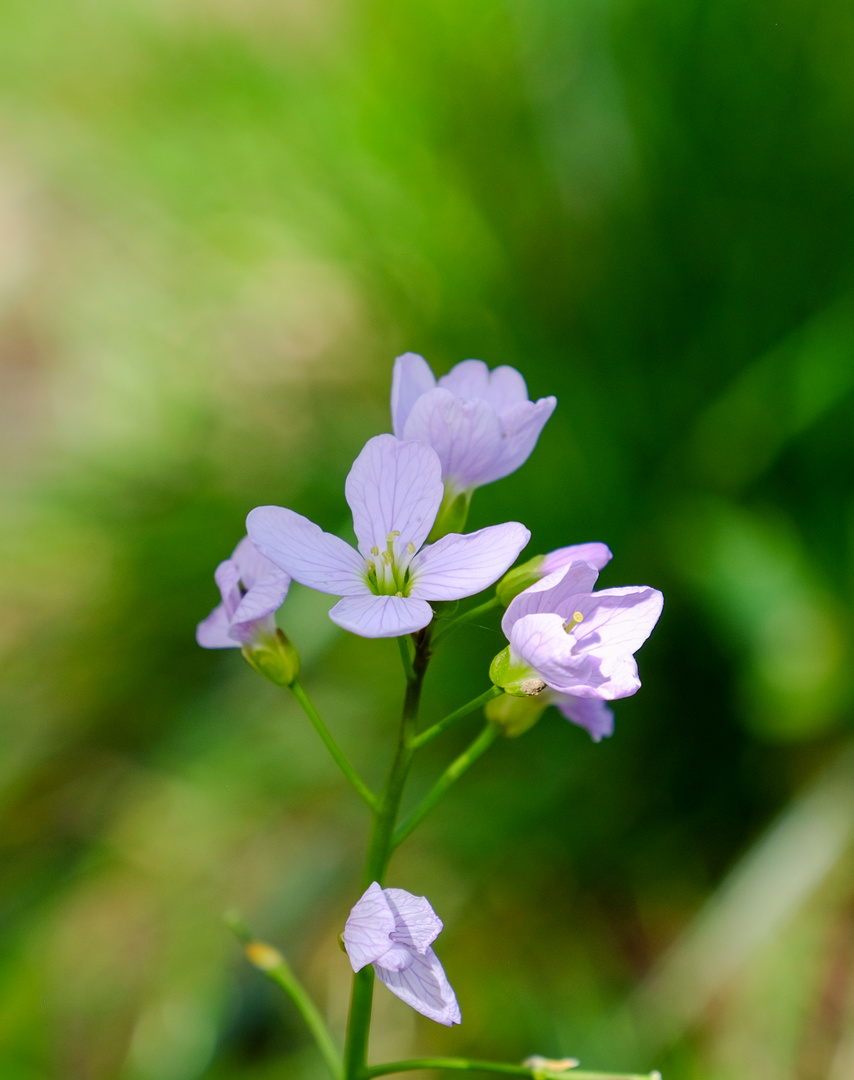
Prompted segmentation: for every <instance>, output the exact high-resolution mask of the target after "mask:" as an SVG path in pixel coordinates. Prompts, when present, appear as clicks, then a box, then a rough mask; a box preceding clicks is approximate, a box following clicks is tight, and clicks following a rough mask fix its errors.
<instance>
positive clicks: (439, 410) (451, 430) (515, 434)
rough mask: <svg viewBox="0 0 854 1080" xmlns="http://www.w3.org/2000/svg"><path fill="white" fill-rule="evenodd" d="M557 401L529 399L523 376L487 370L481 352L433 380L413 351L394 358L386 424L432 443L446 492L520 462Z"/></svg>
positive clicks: (466, 489) (485, 480) (460, 490)
mask: <svg viewBox="0 0 854 1080" xmlns="http://www.w3.org/2000/svg"><path fill="white" fill-rule="evenodd" d="M556 404H557V399H556V398H554V397H546V398H540V400H539V401H529V400H528V388H527V387H526V385H525V380H524V379H523V378H522V376H521V375H520V374H519V372H518V371H516V369H515V368H512V367H507V366H502V367H497V368H495V369H494V371H490V370H489V368H488V367H487V366H486V364H484V363H483V361H482V360H463V361H462V363H460V364H457V365H456V366H455V367H453V368H452V369H451V370H450V371H449V372H448V374H447V375H442V376H441V377H440V378H439V379H438V380H437V379H436V377H435V376H434V374H433V372H432V371H431V370H430V366H429V365H428V363H427V361H426V360H425V359H424V357H423V356H418V355H417V354H416V353H404V354H403V356H398V358H397V359H396V360H395V362H394V373H393V375H392V385H391V422H392V430H393V431H394V433H395V435H397V437H398V438H400V439H418V440H419V441H421V442H425V443H427V444H428V445H430V446H432V447H433V449H434V450H435V451H436V453H437V454H438V455H439V460H440V461H441V463H442V479H443V480H444V482H445V487H446V491H447V494H448V496H449V497H450V498H453V497H454V496H457V495H461V494H464V493H468V494H471V492H472V491H473V490H474V489H475V488H477V487H480V486H481V485H483V484H490V483H492V481H493V480H500V479H502V477H505V476H509V474H510V473H512V472H515V471H516V469H518V468H519V466H520V465H523V464H524V463H525V462H526V461H527V460H528V457H529V456H530V454H531V451H532V450H533V449H534V447H535V446H536V444H537V439H538V438H539V436H540V432H541V431H542V430H543V427H544V426H545V423H546V421H547V420H548V418H549V417H550V416H551V414H552V412H553V411H554V408H555V405H556Z"/></svg>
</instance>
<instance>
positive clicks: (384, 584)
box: [366, 529, 416, 596]
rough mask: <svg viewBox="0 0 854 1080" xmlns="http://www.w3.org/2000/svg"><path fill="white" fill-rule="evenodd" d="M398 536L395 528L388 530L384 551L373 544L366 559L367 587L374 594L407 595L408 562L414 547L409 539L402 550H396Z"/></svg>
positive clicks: (410, 583)
mask: <svg viewBox="0 0 854 1080" xmlns="http://www.w3.org/2000/svg"><path fill="white" fill-rule="evenodd" d="M399 536H400V532H399V531H398V530H397V529H395V530H394V532H390V533H389V534H388V535H387V536H386V538H385V540H386V546H385V551H380V549H379V548H378V547H377V546H376V545H374V547H372V548H371V556H372V557H371V558H370V559H367V560H366V564H367V581H368V587H369V588H370V590H371V592H372V593H374V595H375V596H409V589H410V587H411V585H412V582H411V580H410V574H409V564H410V563H411V562H412V557H413V555H414V554H415V550H416V549H415V544H413V543H412V542H411V541H410V542H409V543H408V544H407V545H406V548H405V549H404V550H403V551H398V550H397V539H398V537H399Z"/></svg>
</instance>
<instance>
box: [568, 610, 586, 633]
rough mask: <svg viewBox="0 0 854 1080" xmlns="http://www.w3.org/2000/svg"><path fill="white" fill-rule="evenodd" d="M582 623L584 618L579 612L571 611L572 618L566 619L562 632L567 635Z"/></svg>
mask: <svg viewBox="0 0 854 1080" xmlns="http://www.w3.org/2000/svg"><path fill="white" fill-rule="evenodd" d="M583 622H584V616H583V615H582V614H581V612H580V611H573V613H572V617H571V618H569V619H567V620H566V622H565V623H564V624H563V629H564V632H565V633H567V634H571V633H572V631H573V630H574V629H575V628H576V626H578V625H579V624H580V623H583Z"/></svg>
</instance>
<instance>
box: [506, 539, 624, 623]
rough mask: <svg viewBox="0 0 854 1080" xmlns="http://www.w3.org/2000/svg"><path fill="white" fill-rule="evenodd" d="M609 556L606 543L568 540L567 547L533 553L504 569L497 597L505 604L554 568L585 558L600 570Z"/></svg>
mask: <svg viewBox="0 0 854 1080" xmlns="http://www.w3.org/2000/svg"><path fill="white" fill-rule="evenodd" d="M612 558H613V556H612V555H611V549H610V548H609V547H608V545H607V544H602V543H600V542H599V541H592V542H590V543H587V544H570V545H569V547H562V548H557V549H556V550H555V551H550V552H549V553H548V555H535V556H534V557H533V559H529V560H528V561H527V562H524V563H522V565H521V566H516V567H514V568H513V569H512V570H508V571H507V573H506V574H505V575H504V577H503V578H502V579H501V581H499V582H498V585H497V586H496V587H495V592H496V595H497V596H498V599H499V600H500V601H501V603H502V604H504V606H505V607H507V605H508V604H509V603H510V601H511V600H512V599H513V598H514V597H516V596H518V595H519V593H520V592H524V591H525V589H529V588H530V587H531V586H532V585H534V584H536V583H537V582H538V581H540V580H542V578H544V577H547V576H548V575H549V574H553V573H554V572H555V571H556V570H563V569H564V568H565V567H567V566H571V565H572V563H574V562H586V563H589V564H590V566H595V567H596V569H597V570H601V569H602V567H603V566H606V565H607V564H608V563H609V562H610V561H611V559H612Z"/></svg>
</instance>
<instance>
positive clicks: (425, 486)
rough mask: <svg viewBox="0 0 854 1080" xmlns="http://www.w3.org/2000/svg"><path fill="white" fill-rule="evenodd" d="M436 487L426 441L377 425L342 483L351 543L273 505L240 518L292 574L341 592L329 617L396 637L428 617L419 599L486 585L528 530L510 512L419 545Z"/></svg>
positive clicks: (452, 596)
mask: <svg viewBox="0 0 854 1080" xmlns="http://www.w3.org/2000/svg"><path fill="white" fill-rule="evenodd" d="M442 491H443V489H442V475H441V465H440V464H439V459H438V457H437V456H436V453H435V451H434V450H432V449H431V448H430V447H429V446H427V445H425V444H424V443H418V442H401V441H400V440H399V439H396V438H395V437H394V436H393V435H378V436H376V437H375V438H373V439H369V440H368V442H367V443H366V444H365V446H364V448H363V449H362V451H361V453H360V454H359V456H358V457H357V458H356V461H355V462H354V464H353V467H352V469H351V470H350V474H349V475H348V477H347V482H346V484H345V488H344V493H345V496H346V498H347V502H348V504H349V506H350V509H351V510H352V511H353V527H354V529H355V532H356V538H357V540H358V545H359V547H358V551H357V550H355V549H354V548H352V547H351V546H350V545H349V544H348V543H346V542H345V541H344V540H341V539H340V537H337V536H333V535H331V534H330V533H325V532H323V531H322V529H320V527H319V526H317V525H315V524H314V523H313V522H311V521H309V520H308V518H305V517H303V516H302V515H301V514H296V513H294V511H293V510H287V509H285V508H284V507H281V506H259V507H256V509H254V510H253V511H252V512H251V513H250V514H249V517H248V518H247V519H246V526H247V529H248V531H249V535H250V537H251V538H252V542H253V543H254V544H255V546H256V547H257V548H258V549H259V551H262V552H263V553H264V555H266V556H267V558H269V559H271V560H272V561H273V562H274V563H275V564H276V565H277V566H280V567H281V568H282V569H283V570H284V571H285V572H286V573H288V574H290V576H291V577H292V578H294V579H295V580H296V581H299V582H301V583H302V584H303V585H308V586H309V587H310V588H312V589H317V590H319V591H320V592H325V593H332V594H333V595H336V596H342V597H343V599H342V600H339V602H338V603H337V604H336V605H335V607H333V608H332V610H331V611H330V612H329V616H330V618H331V619H332V620H333V622H336V623H337V624H338V625H339V626H342V627H344V629H345V630H350V631H352V632H353V633H354V634H360V635H361V636H362V637H370V638H379V637H399V636H400V635H402V634H409V633H414V632H415V631H416V630H420V629H422V627H425V626H426V625H427V624H428V623H429V622H430V620H431V619H432V618H433V610H432V608H431V607H430V603H429V601H431V600H459V599H461V598H462V597H464V596H472V595H474V594H475V593H478V592H480V591H481V590H482V589H485V588H486V587H487V586H488V585H491V584H492V583H493V582H494V581H495V580H496V579H497V578H499V577H500V576H501V575H502V574H503V573H504V571H505V570H506V569H507V567H508V566H510V564H511V563H512V562H513V561H514V560H515V558H516V556H517V555H518V554H519V552H520V551H521V550H522V548H523V547H524V546H525V544H527V542H528V540H529V539H530V535H531V534H530V533H529V532H528V530H527V529H526V528H525V526H524V525H520V524H519V522H516V521H511V522H507V523H505V524H503V525H490V526H488V527H487V528H485V529H480V530H479V531H478V532H474V533H469V534H468V535H466V536H460V535H456V534H449V535H447V536H444V537H442V539H441V540H439V541H438V542H437V543H435V544H429V545H427V546H426V547H423V548H422V546H421V545H422V544H423V543H424V541H425V540H426V539H427V535H428V533H429V532H430V527H431V526H432V524H433V521H434V520H435V517H436V513H437V511H438V509H439V505H440V503H441V501H442ZM419 549H420V550H419Z"/></svg>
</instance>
